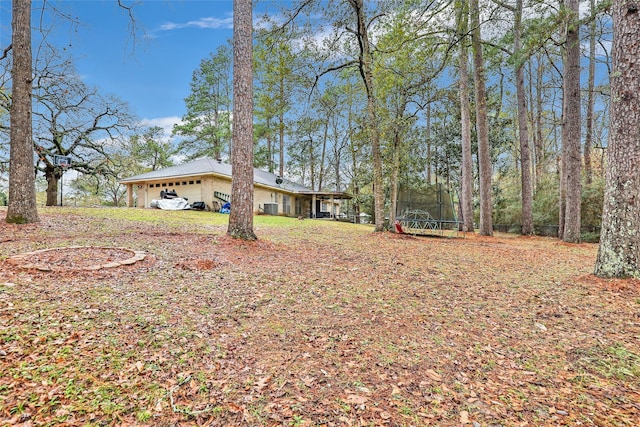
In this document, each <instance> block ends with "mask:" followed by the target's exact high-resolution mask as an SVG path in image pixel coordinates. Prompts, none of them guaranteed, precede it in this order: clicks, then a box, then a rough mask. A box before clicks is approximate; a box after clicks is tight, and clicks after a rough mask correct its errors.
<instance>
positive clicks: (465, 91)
mask: <svg viewBox="0 0 640 427" xmlns="http://www.w3.org/2000/svg"><path fill="white" fill-rule="evenodd" d="M458 6H459V9H458V13H459V14H460V15H459V17H458V21H459V22H458V35H459V36H460V37H461V40H460V42H459V43H460V50H459V53H458V55H459V57H458V64H459V68H460V72H459V81H458V86H459V88H460V122H461V123H460V125H461V129H462V131H461V139H462V142H461V145H462V183H461V190H462V191H461V194H460V212H461V213H462V226H463V228H462V229H463V231H471V232H473V231H474V227H473V159H472V154H471V105H470V103H469V60H468V55H469V49H468V46H467V39H466V37H465V35H466V33H467V31H468V28H469V7H468V6H469V4H468V2H467V1H466V0H462V1H460V4H459V5H458Z"/></svg>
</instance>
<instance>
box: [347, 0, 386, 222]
mask: <svg viewBox="0 0 640 427" xmlns="http://www.w3.org/2000/svg"><path fill="white" fill-rule="evenodd" d="M349 3H350V4H351V6H352V7H353V9H354V12H355V14H356V20H357V23H358V27H357V28H358V30H357V36H358V39H359V42H360V43H359V45H360V75H361V77H362V80H363V83H364V86H365V89H366V93H367V121H368V123H367V129H368V131H369V139H370V141H371V154H372V157H373V159H372V160H373V202H374V203H373V204H374V209H373V210H374V216H375V231H383V230H384V191H383V190H384V189H383V184H382V153H381V150H380V131H379V129H378V119H377V102H376V94H375V90H374V85H373V55H372V53H371V46H370V44H369V35H368V33H367V32H368V28H367V23H366V14H365V10H364V1H363V0H349Z"/></svg>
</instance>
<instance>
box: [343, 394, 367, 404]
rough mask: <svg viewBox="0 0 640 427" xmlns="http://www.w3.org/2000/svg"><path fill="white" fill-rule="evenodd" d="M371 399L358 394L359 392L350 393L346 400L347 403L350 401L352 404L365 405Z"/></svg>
mask: <svg viewBox="0 0 640 427" xmlns="http://www.w3.org/2000/svg"><path fill="white" fill-rule="evenodd" d="M368 400H369V399H367V398H366V397H364V396H358V395H357V394H350V395H348V396H347V397H346V398H345V399H344V401H345V402H346V403H349V404H351V405H363V404H365V403H366V402H367V401H368Z"/></svg>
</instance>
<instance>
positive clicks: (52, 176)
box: [44, 166, 62, 206]
mask: <svg viewBox="0 0 640 427" xmlns="http://www.w3.org/2000/svg"><path fill="white" fill-rule="evenodd" d="M44 176H45V178H46V180H47V203H46V205H47V206H57V205H58V181H60V177H61V176H62V173H61V171H60V170H59V169H57V168H55V167H53V166H50V167H47V168H46V170H45V173H44Z"/></svg>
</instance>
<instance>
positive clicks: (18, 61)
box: [6, 0, 39, 224]
mask: <svg viewBox="0 0 640 427" xmlns="http://www.w3.org/2000/svg"><path fill="white" fill-rule="evenodd" d="M11 27H12V31H13V33H12V44H13V66H12V68H11V78H12V81H13V87H12V101H11V112H10V119H9V120H10V128H11V130H10V138H11V144H10V145H11V148H10V153H9V156H10V159H9V207H8V208H7V216H6V221H7V222H9V223H15V224H28V223H33V222H38V221H39V218H38V209H37V206H36V187H35V169H34V165H33V138H32V129H31V127H32V124H31V108H32V106H31V67H32V58H31V0H13V2H12V22H11Z"/></svg>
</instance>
